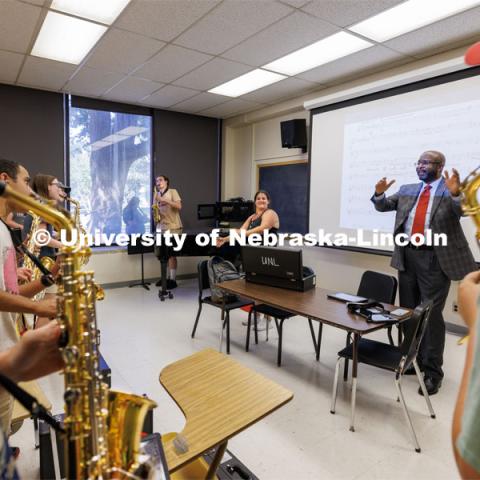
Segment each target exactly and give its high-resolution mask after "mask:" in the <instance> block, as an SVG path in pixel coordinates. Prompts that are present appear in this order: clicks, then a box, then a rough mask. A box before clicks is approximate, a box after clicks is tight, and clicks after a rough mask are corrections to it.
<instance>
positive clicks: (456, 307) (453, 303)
mask: <svg viewBox="0 0 480 480" xmlns="http://www.w3.org/2000/svg"><path fill="white" fill-rule="evenodd" d="M452 310H453V311H454V312H458V303H457V302H452Z"/></svg>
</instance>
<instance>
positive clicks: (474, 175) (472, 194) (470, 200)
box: [460, 166, 480, 242]
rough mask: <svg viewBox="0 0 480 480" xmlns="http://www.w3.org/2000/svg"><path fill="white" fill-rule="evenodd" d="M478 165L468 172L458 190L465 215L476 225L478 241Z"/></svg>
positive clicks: (479, 225)
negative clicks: (461, 197)
mask: <svg viewBox="0 0 480 480" xmlns="http://www.w3.org/2000/svg"><path fill="white" fill-rule="evenodd" d="M479 170H480V166H478V167H477V168H476V169H475V170H473V172H470V173H469V174H468V175H467V177H466V178H465V180H464V181H463V182H462V184H461V187H460V192H461V193H462V194H463V200H462V209H463V211H464V213H465V214H466V215H470V216H471V217H472V219H473V221H474V222H475V226H476V227H477V233H476V237H477V241H478V242H480V205H479V203H478V198H477V192H478V189H479V188H480V172H479Z"/></svg>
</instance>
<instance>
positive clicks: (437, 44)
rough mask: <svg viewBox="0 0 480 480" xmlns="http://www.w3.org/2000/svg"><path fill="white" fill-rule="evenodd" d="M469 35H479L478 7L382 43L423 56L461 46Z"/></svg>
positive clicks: (479, 14) (397, 49) (479, 17)
mask: <svg viewBox="0 0 480 480" xmlns="http://www.w3.org/2000/svg"><path fill="white" fill-rule="evenodd" d="M471 37H480V7H477V8H472V9H471V10H468V11H466V12H463V13H459V14H458V15H454V16H453V17H450V18H446V19H445V20H442V21H440V22H436V23H432V24H431V25H428V26H426V27H424V28H420V29H419V30H415V31H414V32H410V33H406V34H405V35H401V36H400V37H397V38H393V39H392V40H389V41H388V42H385V43H384V45H386V46H388V47H390V48H393V49H394V50H396V51H398V52H402V53H406V54H408V55H414V56H416V57H424V56H428V55H433V54H434V53H438V52H441V51H445V50H450V49H453V48H455V47H457V46H461V45H462V44H463V43H464V42H465V41H466V40H467V39H469V38H471ZM477 40H478V38H477Z"/></svg>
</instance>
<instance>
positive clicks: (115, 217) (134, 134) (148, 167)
mask: <svg viewBox="0 0 480 480" xmlns="http://www.w3.org/2000/svg"><path fill="white" fill-rule="evenodd" d="M69 111H70V118H69V141H70V161H69V179H70V180H69V181H70V186H71V188H72V191H71V197H72V198H73V199H75V200H78V201H79V202H80V205H81V210H80V218H81V223H82V225H83V227H84V228H85V230H86V232H87V233H92V234H96V233H100V234H102V233H104V234H106V235H111V234H117V233H121V232H126V233H144V232H150V231H151V225H150V220H151V215H150V205H151V201H152V192H151V186H152V155H151V152H152V148H151V145H152V118H151V117H150V116H147V115H138V114H132V113H119V112H109V111H103V110H92V109H88V108H77V107H70V110H69Z"/></svg>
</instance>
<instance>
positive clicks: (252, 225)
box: [247, 210, 278, 234]
mask: <svg viewBox="0 0 480 480" xmlns="http://www.w3.org/2000/svg"><path fill="white" fill-rule="evenodd" d="M266 211H267V210H265V212H266ZM265 212H263V213H265ZM263 213H262V214H261V215H260V216H259V217H258V218H256V219H255V220H251V221H250V223H249V225H248V228H247V230H251V229H252V228H257V227H259V226H260V225H261V224H262V216H263ZM268 231H269V233H274V234H277V233H278V228H276V227H272V228H269V229H268Z"/></svg>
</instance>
